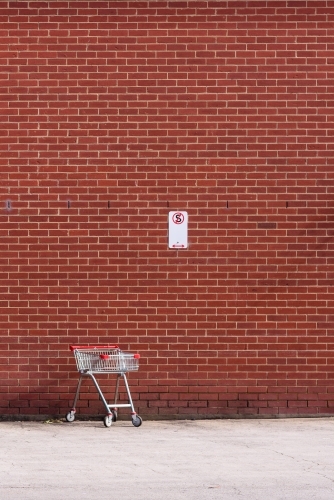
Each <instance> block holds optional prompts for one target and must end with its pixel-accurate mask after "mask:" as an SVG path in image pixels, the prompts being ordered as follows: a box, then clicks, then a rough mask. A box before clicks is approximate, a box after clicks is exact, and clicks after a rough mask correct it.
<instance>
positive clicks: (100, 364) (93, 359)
mask: <svg viewBox="0 0 334 500" xmlns="http://www.w3.org/2000/svg"><path fill="white" fill-rule="evenodd" d="M70 350H71V351H72V352H73V354H74V357H75V360H76V364H77V368H78V371H79V373H80V377H79V381H78V385H77V390H76V393H75V397H74V401H73V406H72V409H71V411H70V412H69V413H67V415H66V417H65V418H66V420H67V422H73V421H74V419H75V413H76V409H75V406H76V404H77V401H78V398H79V394H80V387H81V383H82V380H83V378H84V377H90V378H91V379H92V381H93V383H94V385H95V387H96V389H97V392H98V393H99V395H100V398H101V400H102V402H103V404H104V407H105V409H106V411H107V415H106V416H105V417H104V420H103V421H104V425H105V426H106V427H110V426H111V425H112V424H113V422H116V420H117V411H118V408H131V418H132V424H133V425H134V426H135V427H139V426H140V425H141V424H142V418H141V417H140V416H139V415H137V413H136V411H135V409H134V406H133V402H132V398H131V393H130V389H129V384H128V381H127V378H126V373H127V372H130V371H136V370H138V368H139V358H140V355H139V354H130V353H124V352H122V351H121V349H120V348H119V347H118V345H100V346H98V345H96V346H77V345H71V346H70ZM99 373H113V374H115V375H117V380H116V388H115V396H114V403H113V404H108V403H107V401H106V399H105V397H104V395H103V393H102V391H101V388H100V386H99V384H98V382H97V380H96V378H95V376H94V374H99ZM121 378H123V380H124V384H125V388H126V392H127V395H128V401H129V402H128V403H124V404H118V402H117V400H118V393H119V383H120V379H121Z"/></svg>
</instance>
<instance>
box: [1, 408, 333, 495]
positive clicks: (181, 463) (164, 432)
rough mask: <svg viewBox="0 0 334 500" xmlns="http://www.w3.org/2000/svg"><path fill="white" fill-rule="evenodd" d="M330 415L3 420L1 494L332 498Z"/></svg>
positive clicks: (331, 432) (331, 431)
mask: <svg viewBox="0 0 334 500" xmlns="http://www.w3.org/2000/svg"><path fill="white" fill-rule="evenodd" d="M333 434H334V419H333V418H331V417H330V418H318V419H313V418H306V419H303V418H301V419H294V418H288V419H246V420H239V419H238V420H229V419H227V420H225V419H222V420H172V421H147V422H146V421H144V422H143V425H142V426H141V427H138V428H136V427H134V426H133V425H132V424H131V421H118V422H116V423H115V424H113V425H112V426H111V428H105V427H104V425H103V422H102V421H101V422H100V421H75V422H73V423H66V422H65V421H62V420H59V421H52V420H50V421H47V422H46V423H42V422H0V449H1V455H2V459H1V461H0V498H1V499H3V500H14V499H15V500H18V499H19V500H41V499H43V500H44V499H48V500H60V499H63V498H70V499H71V500H84V499H89V500H93V499H94V500H95V499H101V500H107V499H108V500H109V499H110V498H111V497H114V496H117V498H119V499H122V500H130V499H133V498H135V499H136V500H153V499H154V500H156V499H159V500H179V499H180V498H186V499H189V500H216V499H217V500H218V499H219V500H221V499H224V500H225V499H226V500H243V499H247V500H262V499H263V500H264V499H266V500H268V499H269V500H285V499H286V500H311V499H314V500H333V498H334V439H333Z"/></svg>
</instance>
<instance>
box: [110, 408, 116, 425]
mask: <svg viewBox="0 0 334 500" xmlns="http://www.w3.org/2000/svg"><path fill="white" fill-rule="evenodd" d="M111 413H112V421H113V422H117V410H112V411H111Z"/></svg>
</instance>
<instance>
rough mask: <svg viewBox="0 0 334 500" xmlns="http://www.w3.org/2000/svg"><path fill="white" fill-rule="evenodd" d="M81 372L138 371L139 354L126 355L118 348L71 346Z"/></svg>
mask: <svg viewBox="0 0 334 500" xmlns="http://www.w3.org/2000/svg"><path fill="white" fill-rule="evenodd" d="M71 350H72V351H73V354H74V357H75V360H76V364H77V368H78V371H79V372H81V373H82V372H91V373H126V372H130V371H137V370H138V368H139V358H140V355H139V354H131V353H124V352H123V351H121V350H120V349H119V347H118V346H114V345H112V346H99V347H94V346H71Z"/></svg>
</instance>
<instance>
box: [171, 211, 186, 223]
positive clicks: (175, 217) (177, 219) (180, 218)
mask: <svg viewBox="0 0 334 500" xmlns="http://www.w3.org/2000/svg"><path fill="white" fill-rule="evenodd" d="M172 219H173V222H174V224H182V222H183V221H184V215H183V214H182V213H181V212H176V213H175V214H173V217H172Z"/></svg>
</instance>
